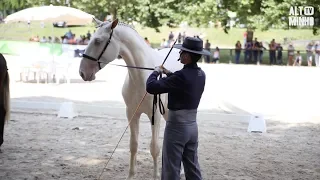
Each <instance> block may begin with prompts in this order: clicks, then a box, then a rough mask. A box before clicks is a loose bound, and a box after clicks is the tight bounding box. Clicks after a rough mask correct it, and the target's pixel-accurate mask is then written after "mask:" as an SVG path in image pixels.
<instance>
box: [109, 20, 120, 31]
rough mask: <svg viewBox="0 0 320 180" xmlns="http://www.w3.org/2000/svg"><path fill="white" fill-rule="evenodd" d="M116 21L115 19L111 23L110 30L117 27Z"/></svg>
mask: <svg viewBox="0 0 320 180" xmlns="http://www.w3.org/2000/svg"><path fill="white" fill-rule="evenodd" d="M118 22H119V21H118V19H115V20H114V21H113V22H112V25H111V29H114V28H115V27H116V26H117V25H118Z"/></svg>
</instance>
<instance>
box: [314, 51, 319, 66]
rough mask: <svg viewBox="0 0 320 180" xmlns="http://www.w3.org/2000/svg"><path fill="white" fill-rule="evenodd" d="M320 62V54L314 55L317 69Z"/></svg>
mask: <svg viewBox="0 0 320 180" xmlns="http://www.w3.org/2000/svg"><path fill="white" fill-rule="evenodd" d="M319 61H320V55H319V54H315V55H314V62H315V63H316V66H317V67H318V66H320V64H319Z"/></svg>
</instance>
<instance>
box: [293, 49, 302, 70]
mask: <svg viewBox="0 0 320 180" xmlns="http://www.w3.org/2000/svg"><path fill="white" fill-rule="evenodd" d="M301 63H302V57H301V55H300V51H297V54H296V59H295V61H294V66H301Z"/></svg>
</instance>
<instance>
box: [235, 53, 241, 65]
mask: <svg viewBox="0 0 320 180" xmlns="http://www.w3.org/2000/svg"><path fill="white" fill-rule="evenodd" d="M240 53H241V52H239V51H238V52H237V51H236V64H239V63H240Z"/></svg>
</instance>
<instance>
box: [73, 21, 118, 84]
mask: <svg viewBox="0 0 320 180" xmlns="http://www.w3.org/2000/svg"><path fill="white" fill-rule="evenodd" d="M94 21H95V22H96V23H97V27H98V29H97V30H96V32H95V33H94V34H93V36H92V37H91V39H90V41H89V43H88V46H87V48H86V50H85V52H84V54H83V58H82V59H81V63H80V67H79V74H80V76H81V77H82V79H83V80H84V81H92V80H94V79H95V74H96V73H97V72H98V71H99V70H100V69H102V68H104V67H105V66H106V65H107V64H108V63H110V62H111V61H113V60H114V59H116V58H117V56H118V54H119V51H120V45H119V43H118V41H119V38H117V37H116V35H115V33H114V28H115V27H116V26H117V24H118V19H116V20H114V21H113V22H111V23H110V22H102V21H99V20H97V19H95V18H94Z"/></svg>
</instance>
